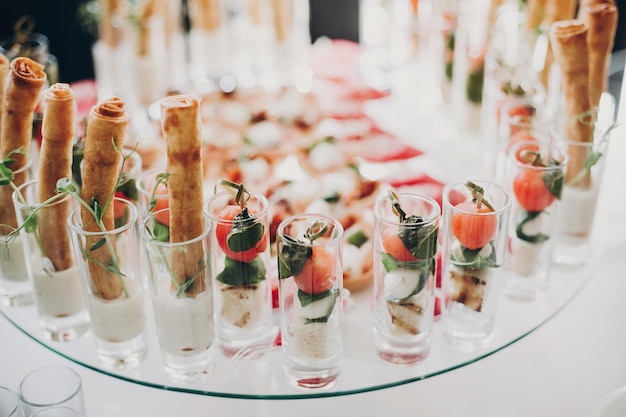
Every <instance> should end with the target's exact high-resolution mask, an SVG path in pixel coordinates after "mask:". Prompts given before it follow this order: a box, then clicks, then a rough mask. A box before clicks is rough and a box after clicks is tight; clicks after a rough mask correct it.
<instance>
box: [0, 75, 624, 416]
mask: <svg viewBox="0 0 626 417" xmlns="http://www.w3.org/2000/svg"><path fill="white" fill-rule="evenodd" d="M623 90H626V86H623ZM622 97H626V92H622ZM620 113H621V114H620V116H619V117H618V120H619V122H620V123H621V125H620V127H619V128H617V129H616V130H615V132H614V135H613V139H612V142H611V145H610V151H609V160H608V161H607V167H606V169H607V171H606V172H605V181H606V182H605V184H604V185H603V189H602V191H601V195H600V202H599V207H598V213H597V214H598V217H597V223H596V226H595V227H596V232H597V233H598V235H599V236H602V237H603V239H604V241H605V246H604V248H603V249H604V250H603V253H602V255H601V259H600V262H599V263H598V265H597V270H596V271H595V274H594V276H593V278H592V279H590V280H589V282H588V283H587V284H586V285H585V287H584V288H583V291H582V292H581V293H580V294H579V295H578V296H577V297H576V298H575V299H574V300H573V301H572V302H571V303H570V304H569V305H568V306H566V307H565V309H564V310H563V311H562V312H561V313H559V314H558V315H557V316H556V317H555V318H554V319H552V320H551V321H549V322H548V323H547V324H545V325H544V326H543V327H541V328H540V329H538V330H537V331H536V332H534V333H532V334H531V335H529V336H528V337H526V338H524V339H522V340H521V341H519V342H518V343H515V344H514V345H513V346H511V347H509V348H506V349H504V350H503V351H501V352H499V353H496V354H494V355H492V356H490V357H488V358H486V359H484V360H482V361H480V362H478V363H475V364H473V365H470V366H467V367H464V368H461V369H458V370H456V371H452V372H449V373H446V374H443V375H441V376H438V377H434V378H430V379H427V380H423V381H418V382H415V383H411V384H407V385H404V386H400V387H396V388H393V389H387V390H383V391H377V392H373V393H369V394H358V395H352V396H345V397H332V398H322V399H313V400H289V401H277V400H268V401H262V400H236V399H228V398H213V397H205V396H200V395H187V394H180V393H176V392H168V391H162V390H156V389H152V388H145V387H142V386H139V385H135V384H132V383H128V382H124V381H120V380H117V379H113V378H110V377H107V376H104V375H102V374H100V373H98V372H95V371H92V370H90V369H86V368H82V367H79V366H77V365H75V364H73V363H72V362H69V361H67V360H65V359H63V358H61V357H59V356H57V355H55V354H53V353H52V352H50V351H49V350H47V349H46V348H44V347H42V346H40V345H38V344H37V343H35V342H33V341H32V340H31V339H30V338H29V337H27V336H25V335H24V334H23V333H21V332H20V331H19V330H17V329H16V328H15V327H13V326H12V325H11V324H9V323H8V322H7V321H5V320H4V319H2V318H0V385H4V386H7V387H10V388H13V389H17V387H18V385H19V382H20V380H21V378H22V377H23V376H24V375H26V374H27V373H28V372H29V371H31V370H33V369H35V368H37V367H41V366H44V365H48V364H52V363H65V364H68V365H69V366H72V367H74V368H75V369H76V370H77V371H78V372H79V373H80V375H81V376H82V377H83V382H84V387H83V389H84V394H85V401H86V410H87V417H108V416H115V417H118V416H151V417H160V416H168V417H169V416H180V415H184V416H186V417H194V416H207V415H211V416H244V415H252V416H256V417H265V416H272V417H275V416H276V417H278V416H289V417H293V416H298V417H306V416H316V417H317V416H320V415H328V416H335V415H340V414H346V413H349V415H357V416H359V417H362V416H381V417H388V416H392V415H399V416H404V415H412V416H429V417H438V416H464V417H473V416H476V417H492V416H493V417H502V416H506V417H518V416H519V417H528V416H532V417H543V416H546V417H547V416H550V417H587V413H589V412H591V410H592V409H593V407H594V406H595V405H596V404H598V403H599V402H600V400H601V399H603V398H604V397H605V396H606V395H607V394H608V393H610V392H612V391H614V390H616V389H618V388H620V387H622V386H624V385H626V320H624V317H626V303H625V302H624V300H625V295H626V274H625V273H624V271H626V221H625V220H624V217H625V215H626V194H625V192H624V190H625V187H624V183H623V181H624V180H625V179H626V164H625V163H624V158H625V157H626V104H623V105H622V106H621V111H620ZM281 371H282V370H281ZM614 415H626V410H622V412H621V414H620V413H618V414H610V416H611V417H613V416H614ZM608 416H609V415H607V417H608ZM603 417H604V415H603Z"/></svg>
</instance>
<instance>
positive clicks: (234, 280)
mask: <svg viewBox="0 0 626 417" xmlns="http://www.w3.org/2000/svg"><path fill="white" fill-rule="evenodd" d="M265 274H266V269H265V265H264V264H263V261H262V260H261V259H260V258H258V257H257V258H255V259H254V260H252V262H239V261H235V260H234V259H231V258H228V257H227V258H226V259H225V262H224V270H223V271H222V272H220V273H219V274H218V275H217V276H216V277H215V279H217V280H218V281H220V282H223V283H224V284H227V285H233V286H240V285H252V284H258V283H259V282H261V281H263V280H265Z"/></svg>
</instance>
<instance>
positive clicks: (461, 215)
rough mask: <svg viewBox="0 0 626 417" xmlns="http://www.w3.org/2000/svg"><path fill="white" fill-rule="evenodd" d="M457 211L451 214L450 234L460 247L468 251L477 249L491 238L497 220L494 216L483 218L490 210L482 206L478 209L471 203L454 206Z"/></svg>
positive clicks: (466, 202)
mask: <svg viewBox="0 0 626 417" xmlns="http://www.w3.org/2000/svg"><path fill="white" fill-rule="evenodd" d="M456 208H457V209H458V211H455V212H454V214H452V220H451V223H452V233H453V234H454V236H455V237H456V238H457V239H458V240H459V243H461V245H463V246H465V247H466V248H468V249H479V248H482V247H483V246H485V245H486V244H487V243H489V241H490V240H491V239H492V238H493V235H494V233H495V231H496V226H497V220H496V217H495V216H485V215H482V214H481V213H489V212H491V210H490V209H489V207H487V206H486V205H484V204H482V205H481V206H480V208H478V207H477V206H476V203H474V202H472V201H465V202H462V203H459V204H457V205H456Z"/></svg>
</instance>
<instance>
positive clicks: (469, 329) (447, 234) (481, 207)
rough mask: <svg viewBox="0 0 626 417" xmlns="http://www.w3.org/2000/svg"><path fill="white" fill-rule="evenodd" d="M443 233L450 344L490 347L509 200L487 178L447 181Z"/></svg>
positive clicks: (446, 328)
mask: <svg viewBox="0 0 626 417" xmlns="http://www.w3.org/2000/svg"><path fill="white" fill-rule="evenodd" d="M442 201H443V222H442V223H443V227H442V235H441V264H442V290H443V303H442V311H441V313H442V324H443V330H444V335H445V337H446V338H447V339H448V341H449V342H450V343H452V345H454V346H457V347H458V348H460V349H463V350H473V349H478V348H481V347H484V346H486V345H487V344H488V343H489V341H490V338H491V335H492V334H493V328H494V321H495V318H496V307H497V301H498V297H499V294H500V286H501V283H500V281H501V279H502V275H503V267H502V266H503V264H504V261H505V254H506V244H507V232H508V226H509V217H510V214H511V198H510V197H509V194H508V192H507V191H506V190H505V189H504V188H502V187H501V186H499V185H497V184H495V183H489V182H476V183H473V182H470V181H468V182H466V183H462V182H461V183H455V184H451V185H447V186H446V187H445V188H444V191H443V199H442Z"/></svg>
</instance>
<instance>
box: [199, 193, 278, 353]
mask: <svg viewBox="0 0 626 417" xmlns="http://www.w3.org/2000/svg"><path fill="white" fill-rule="evenodd" d="M245 195H246V196H247V197H249V198H244V200H245V202H244V201H241V202H236V201H235V197H233V195H232V194H230V192H229V191H221V192H218V193H216V194H214V195H212V196H211V197H209V199H208V201H207V203H206V205H205V214H206V215H207V216H208V217H209V219H210V220H211V248H212V250H211V276H212V277H213V291H214V297H213V300H214V302H215V305H214V323H215V337H216V341H217V345H218V347H219V349H220V350H221V351H222V352H223V353H224V354H226V355H227V356H230V355H234V354H235V353H237V352H238V351H239V350H241V349H243V348H250V347H254V346H264V345H268V344H271V343H272V341H273V335H274V334H275V331H274V325H273V323H272V283H271V279H268V271H270V270H271V268H270V267H269V266H270V244H269V240H270V238H269V230H270V229H269V225H270V219H269V209H268V206H269V204H268V201H267V199H266V198H265V197H264V196H263V195H260V194H256V193H246V194H245Z"/></svg>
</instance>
